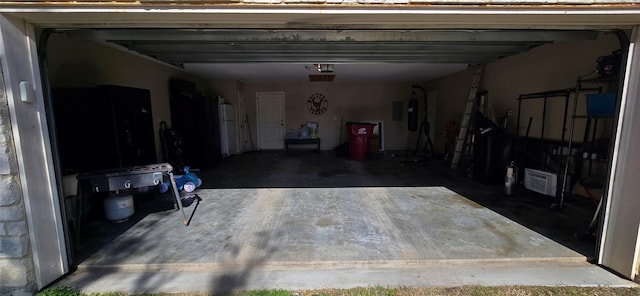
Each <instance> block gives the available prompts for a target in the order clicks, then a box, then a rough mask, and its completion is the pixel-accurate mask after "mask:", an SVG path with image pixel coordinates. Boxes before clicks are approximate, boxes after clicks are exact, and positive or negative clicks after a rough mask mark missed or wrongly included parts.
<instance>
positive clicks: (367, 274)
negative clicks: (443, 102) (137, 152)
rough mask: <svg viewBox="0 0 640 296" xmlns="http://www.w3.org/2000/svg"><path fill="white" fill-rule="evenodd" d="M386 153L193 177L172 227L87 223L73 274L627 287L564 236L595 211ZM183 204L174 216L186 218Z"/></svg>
mask: <svg viewBox="0 0 640 296" xmlns="http://www.w3.org/2000/svg"><path fill="white" fill-rule="evenodd" d="M404 160H409V158H405V157H393V156H391V155H386V156H380V157H377V158H375V159H372V160H369V161H365V162H358V161H352V160H349V159H343V158H336V157H335V155H334V154H333V153H330V152H323V153H313V152H289V153H288V154H286V153H283V152H256V153H247V154H244V155H241V156H234V157H231V158H228V159H225V160H224V162H223V163H222V164H221V165H220V166H218V167H216V168H215V169H212V170H207V171H200V172H198V174H199V176H200V177H201V178H202V179H203V181H204V184H203V186H202V188H201V189H199V190H198V191H197V193H198V195H199V196H200V197H202V199H203V201H202V202H201V203H200V205H199V207H198V208H197V211H196V213H195V215H194V218H193V221H192V222H191V225H190V226H188V227H185V226H184V225H183V224H182V217H181V214H180V213H179V212H175V211H173V210H170V209H169V210H167V208H171V205H170V198H169V196H167V195H166V194H165V195H164V196H156V197H153V198H149V197H147V198H140V199H138V200H137V203H136V215H135V216H134V217H132V218H131V219H130V220H129V221H127V222H124V223H120V224H113V223H104V222H100V221H99V220H97V221H95V222H94V224H93V225H92V226H91V227H93V231H90V232H91V233H92V234H94V238H93V239H91V240H89V241H88V242H87V243H86V244H85V245H83V249H82V252H81V253H80V254H79V258H80V259H81V262H80V264H79V266H78V270H77V271H76V272H74V273H73V274H71V275H70V276H68V277H67V278H65V279H63V281H62V283H63V284H66V285H70V286H73V287H76V288H78V289H82V290H83V291H87V292H99V291H127V292H130V293H140V292H203V291H205V292H227V291H230V290H237V289H240V290H244V289H265V288H280V289H289V290H296V289H319V288H327V287H331V288H349V287H356V286H375V285H382V286H459V285H472V284H479V285H581V286H635V284H633V283H632V282H629V281H626V280H624V279H621V278H619V277H617V276H615V275H613V274H611V273H609V272H607V271H606V270H604V269H602V268H600V267H598V266H596V265H593V264H590V263H588V259H589V258H590V257H592V256H593V252H594V248H595V244H594V242H590V241H583V240H578V239H575V238H574V236H573V234H574V233H575V232H580V231H583V230H584V229H586V227H587V225H588V223H589V221H590V219H591V216H592V214H593V211H594V210H595V206H594V205H593V204H592V203H591V202H590V201H587V200H581V199H576V200H569V201H568V202H567V204H566V207H565V208H564V209H563V210H562V211H554V210H551V209H549V205H550V202H551V201H550V200H549V199H548V198H547V197H543V196H539V195H535V194H525V192H524V191H522V192H521V193H520V194H518V195H517V196H515V197H505V196H503V195H502V187H501V186H500V185H483V184H480V183H477V182H475V181H472V180H469V179H465V178H463V177H461V176H459V173H458V172H455V171H452V170H450V169H448V168H447V167H446V166H445V165H444V164H442V163H441V162H439V161H437V160H432V161H429V162H426V163H412V162H409V163H404V162H403V161H404ZM193 209H194V205H191V206H190V207H188V208H187V211H188V212H189V213H190V212H191V211H192V210H193Z"/></svg>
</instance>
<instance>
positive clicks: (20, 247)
mask: <svg viewBox="0 0 640 296" xmlns="http://www.w3.org/2000/svg"><path fill="white" fill-rule="evenodd" d="M15 151H16V150H15V146H14V142H13V137H12V133H11V121H10V117H9V105H8V103H7V97H6V95H5V82H4V77H3V75H2V68H1V67H0V295H12V296H17V295H32V294H33V293H34V292H35V291H36V289H37V288H36V287H37V285H36V279H35V272H34V267H33V257H32V253H31V247H30V245H29V229H28V227H27V217H26V214H25V207H24V200H23V196H22V189H21V187H20V176H19V174H18V163H17V161H16V153H15Z"/></svg>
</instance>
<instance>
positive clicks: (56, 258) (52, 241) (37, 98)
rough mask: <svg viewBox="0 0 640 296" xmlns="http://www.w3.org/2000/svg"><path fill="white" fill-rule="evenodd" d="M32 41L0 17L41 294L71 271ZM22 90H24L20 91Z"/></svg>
mask: <svg viewBox="0 0 640 296" xmlns="http://www.w3.org/2000/svg"><path fill="white" fill-rule="evenodd" d="M35 36H36V34H35V32H34V29H33V27H32V26H31V25H28V24H26V23H25V22H23V21H18V20H15V19H11V18H9V17H7V16H5V15H2V14H0V53H1V54H0V66H1V67H2V76H3V80H4V81H0V83H4V84H3V85H4V87H5V94H6V97H7V101H8V102H9V104H8V105H9V113H10V114H9V118H10V119H11V128H12V132H13V139H15V142H14V145H15V148H16V155H17V161H18V173H19V177H20V184H21V189H22V196H23V198H24V206H25V210H26V213H27V217H26V219H27V223H28V225H29V240H30V246H31V250H32V252H33V263H34V269H35V274H36V282H37V285H38V288H42V287H44V286H45V285H47V284H49V283H51V282H53V281H54V280H56V279H58V278H59V277H60V276H62V275H63V274H65V273H67V272H68V271H69V266H68V260H67V244H66V240H65V237H64V231H63V223H62V212H61V208H60V199H59V195H58V192H59V191H58V187H57V185H56V180H55V176H56V174H55V171H54V169H53V168H54V165H53V161H52V159H53V157H52V152H51V142H50V141H49V139H50V137H49V130H48V126H47V118H46V117H45V114H46V112H45V106H44V97H43V93H42V85H41V82H40V81H41V80H40V69H39V64H38V58H37V53H36V42H35V38H36V37H35ZM25 65H31V67H25ZM20 84H22V85H23V86H24V85H25V84H27V87H28V88H24V87H23V90H22V91H21V90H20V89H21V87H20ZM25 89H26V90H27V91H24V90H25ZM21 94H22V96H21ZM60 192H61V191H60ZM0 249H1V247H0Z"/></svg>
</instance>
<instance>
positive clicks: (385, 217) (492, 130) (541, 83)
mask: <svg viewBox="0 0 640 296" xmlns="http://www.w3.org/2000/svg"><path fill="white" fill-rule="evenodd" d="M618 37H619V32H618V31H615V30H611V31H610V30H590V31H582V30H581V31H564V30H530V31H522V30H473V31H461V30H402V31H399V30H361V31H355V30H352V31H349V30H336V31H330V30H329V31H327V30H255V29H254V30H247V29H242V30H208V29H77V30H76V29H69V30H56V31H54V32H53V33H52V34H51V36H50V37H49V41H48V42H47V46H46V48H47V56H46V64H47V69H48V80H49V84H50V86H51V93H50V95H51V109H52V112H51V114H52V115H53V116H50V119H51V120H52V122H55V126H56V132H55V134H56V135H57V137H56V139H55V141H56V142H55V143H54V145H55V147H57V148H56V149H57V153H58V154H59V163H58V164H59V169H60V172H62V174H64V175H65V176H66V177H65V178H67V179H70V180H73V179H76V177H75V176H76V174H79V175H80V176H82V175H83V174H91V173H95V172H100V171H102V170H118V169H123V168H128V167H132V166H145V165H149V164H154V163H161V162H167V161H175V160H176V155H175V154H172V155H171V157H173V159H168V158H169V157H168V155H170V154H168V153H171V151H168V148H167V146H166V145H167V144H166V142H163V139H164V140H165V141H166V138H163V135H165V137H166V132H167V129H171V130H174V131H176V132H177V133H178V134H179V135H180V137H181V139H182V140H183V142H182V143H181V144H180V145H179V148H181V149H183V151H182V152H183V154H181V155H180V156H181V157H180V160H181V161H182V162H179V163H180V164H183V165H187V166H190V168H191V169H192V172H193V173H194V174H196V175H197V176H198V177H199V178H200V179H201V180H202V184H201V186H199V188H197V189H196V191H195V192H194V193H196V194H198V196H199V197H201V198H202V201H201V202H199V203H194V204H192V205H190V206H189V207H185V212H186V213H187V214H190V213H191V212H193V220H191V223H190V225H189V226H186V227H185V225H183V223H181V222H182V216H181V214H180V211H175V210H174V208H173V207H174V203H173V199H172V198H173V197H172V192H171V191H168V192H164V193H160V192H158V188H155V187H144V188H136V189H134V190H131V191H127V192H124V195H125V196H128V195H132V196H133V201H134V206H133V208H134V209H135V212H134V213H133V215H132V216H131V217H127V218H126V221H123V222H118V223H116V222H113V221H109V220H108V219H107V218H106V217H105V208H104V199H105V198H107V197H108V196H109V195H108V194H106V193H98V194H95V193H93V194H90V196H91V198H87V199H85V200H86V201H85V202H86V203H87V204H84V205H83V206H80V204H79V203H78V202H77V201H78V198H77V194H78V193H77V191H74V190H73V189H74V187H75V188H78V190H82V188H81V187H77V186H75V185H73V184H72V185H71V187H70V188H65V192H64V195H65V196H66V200H65V202H66V205H65V209H66V210H67V212H68V214H67V220H68V221H67V222H68V225H67V232H68V235H69V239H70V243H71V245H73V249H74V250H72V253H73V254H74V255H73V259H72V260H74V262H73V263H74V264H77V268H78V272H79V273H81V272H88V271H94V272H95V271H99V272H107V271H108V270H112V269H117V268H124V269H127V268H130V269H144V270H149V269H153V268H156V269H158V270H160V269H171V268H175V269H182V270H194V268H196V269H197V268H204V269H221V270H224V269H228V270H233V272H229V273H224V272H222V273H221V274H218V275H217V277H216V278H215V280H212V284H211V287H210V288H211V289H214V290H226V289H238V288H246V287H252V286H251V284H250V283H247V282H245V281H246V279H247V278H250V276H249V275H250V269H251V268H258V269H259V268H262V267H268V268H275V269H286V268H288V267H291V268H297V267H301V266H305V267H307V268H308V267H309V266H316V267H317V266H320V267H323V268H346V267H347V266H362V265H365V266H368V265H371V266H373V265H384V266H388V265H393V266H405V267H408V266H414V265H418V266H420V265H429V264H439V263H445V262H448V263H451V262H458V263H459V262H484V263H487V262H494V263H495V262H511V261H516V262H517V261H520V262H526V264H531V265H534V264H537V263H540V262H555V263H557V264H565V263H571V264H582V263H586V262H593V259H594V256H595V253H596V236H592V235H585V232H586V231H587V230H588V229H589V228H590V225H592V224H593V223H594V222H593V219H595V218H594V217H596V218H597V215H596V209H597V207H598V201H599V199H600V197H601V192H602V188H603V186H605V184H604V180H605V178H606V176H607V174H608V168H609V159H608V156H609V153H610V150H609V149H610V147H609V145H608V143H609V142H608V139H610V137H611V135H612V131H613V129H614V128H615V126H614V125H615V122H613V119H612V118H613V114H609V113H607V112H610V111H607V112H605V113H607V114H596V115H588V116H587V113H586V112H587V108H588V106H587V102H586V101H587V99H586V96H585V94H586V93H611V92H613V93H615V92H616V91H617V89H618V87H619V86H618V80H617V79H616V77H615V76H616V75H615V74H611V75H608V74H603V73H602V69H599V67H600V66H601V65H600V64H599V63H606V62H610V59H614V63H613V64H615V65H616V66H617V67H619V66H620V64H621V63H622V61H621V60H620V59H618V60H615V58H619V55H616V54H614V52H616V51H617V50H620V49H621V42H620V40H619V38H618ZM601 57H602V58H601ZM603 59H606V61H603ZM477 64H482V65H483V72H482V75H481V78H482V79H481V82H480V83H479V87H478V91H477V94H476V95H475V96H473V98H474V99H480V98H481V99H482V102H483V104H482V105H481V106H478V107H477V108H478V110H479V111H482V112H481V113H474V117H473V119H474V120H473V122H472V125H471V127H470V133H474V134H475V135H476V138H475V139H476V140H475V144H474V145H473V148H474V152H475V153H474V154H473V155H462V156H461V157H462V160H461V162H460V165H459V167H458V168H455V169H454V168H452V167H451V158H452V157H453V155H454V154H455V149H454V147H455V144H456V142H455V136H457V135H458V134H459V132H458V131H459V125H460V122H461V121H462V120H463V118H464V115H463V113H464V110H465V107H466V105H467V104H466V103H467V99H468V97H469V96H470V89H471V88H472V83H473V79H474V70H475V69H477V68H476V67H475V65H477ZM323 67H326V68H323ZM618 71H619V68H618ZM592 78H593V79H592ZM576 94H578V95H576ZM261 95H265V96H273V95H275V96H282V97H283V101H282V103H283V105H281V108H282V114H280V116H281V119H282V121H281V129H276V132H275V134H276V135H280V136H279V137H277V139H276V144H275V147H274V146H272V143H271V142H269V141H268V140H269V136H270V135H273V132H274V131H273V130H265V129H263V128H264V126H265V125H266V123H265V122H261V121H260V118H262V119H264V118H266V117H268V116H269V114H267V113H266V112H264V109H262V110H261V107H264V106H263V105H261V103H260V101H261V99H260V98H261V97H260V96H261ZM576 96H577V98H576ZM140 97H142V98H146V99H138V98H140ZM121 98H124V100H123V99H121ZM314 98H322V102H323V103H322V104H325V105H323V106H322V107H323V108H321V109H322V110H321V109H317V108H316V107H317V106H316V105H314V104H313V102H314ZM411 99H417V102H418V107H417V109H418V110H419V112H417V113H418V119H417V123H414V125H416V126H418V128H416V127H415V126H414V127H413V128H411V127H409V128H408V126H410V125H411V123H409V122H408V121H409V120H410V119H409V114H408V113H407V108H408V107H409V104H410V101H411ZM425 102H426V104H425ZM574 102H577V104H574ZM222 105H231V106H233V107H232V108H233V114H234V116H235V119H234V122H233V123H232V124H233V129H235V131H234V133H235V136H233V137H231V138H228V139H231V140H229V141H228V142H227V143H224V142H225V139H223V138H225V137H224V136H223V134H224V133H225V132H223V131H222V130H223V129H221V126H223V125H225V123H224V122H223V121H221V120H220V118H219V114H220V113H218V112H219V110H221V108H222ZM425 105H426V106H425ZM574 105H575V106H576V108H575V110H577V111H574V108H573V107H574ZM278 106H279V105H278ZM271 107H273V106H271ZM276 107H277V106H276ZM105 110H106V111H105ZM127 110H133V111H127ZM135 110H145V111H144V112H142V115H140V114H138V115H135V114H134V113H135V112H136V111H135ZM271 111H272V110H271ZM128 112H131V113H128ZM261 112H262V113H261ZM425 113H426V114H427V116H426V118H427V119H425ZM131 114H134V115H131ZM123 116H124V117H123ZM127 116H132V117H127ZM119 120H120V121H119ZM348 122H359V123H363V122H366V123H374V124H375V127H376V134H375V135H373V136H372V140H371V143H370V144H369V145H366V148H363V149H366V150H368V153H367V154H366V159H365V160H354V159H352V158H350V157H349V156H348V153H347V154H345V147H348V144H345V143H348V142H349V139H350V135H349V134H348V133H349V131H348V130H347V129H346V127H345V125H346V124H347V123H348ZM421 123H423V126H422V127H420V124H421ZM456 123H457V126H458V129H455V128H452V127H456ZM261 124H262V125H261ZM424 124H426V126H427V128H426V133H425V127H424ZM122 126H124V127H122ZM309 126H313V127H316V126H317V131H316V130H314V131H313V132H315V135H317V138H318V139H320V140H319V141H318V143H319V144H318V145H319V150H320V151H313V150H315V146H314V145H315V144H313V145H307V146H301V147H295V148H302V149H291V150H289V151H284V150H285V147H284V142H285V138H288V137H289V138H301V137H302V138H309V137H311V136H309V137H306V136H305V135H304V134H305V133H306V132H308V131H309V130H310V129H309V128H308V127H309ZM96 131H99V132H96ZM227 132H228V130H227ZM452 139H453V140H452ZM271 140H273V139H271ZM428 141H431V142H428ZM114 143H116V144H114ZM314 143H315V142H314ZM174 148H175V147H174ZM307 148H308V149H307ZM352 149H353V148H352ZM169 150H170V147H169ZM173 152H175V151H173ZM511 161H514V164H515V168H514V169H515V170H516V171H517V175H518V178H517V179H518V184H517V185H516V186H515V189H514V194H512V195H510V196H507V195H505V192H504V191H505V185H504V177H505V173H506V170H507V166H508V165H509V163H510V162H511ZM172 164H175V162H174V163H172ZM471 165H473V166H471ZM525 168H527V169H533V170H537V171H543V172H547V173H550V174H552V175H554V176H555V178H556V187H555V188H554V190H555V191H554V192H553V194H551V195H553V196H549V195H550V194H543V193H539V192H535V191H533V190H530V189H531V188H529V189H527V188H525V185H524V182H525V180H524V179H525V175H526V174H529V173H530V172H531V171H527V172H525ZM565 170H568V171H570V172H569V173H565ZM67 173H68V174H67ZM565 175H568V176H569V178H574V180H568V181H567V184H569V185H567V188H564V189H563V186H562V185H563V178H564V176H565ZM69 176H71V177H69ZM575 179H579V180H578V181H576V180H575ZM165 181H166V180H165ZM72 183H73V182H72ZM134 187H135V185H134ZM527 187H531V185H530V184H529V185H528V186H527ZM569 187H571V188H569ZM547 189H548V188H546V187H545V190H547ZM67 191H68V192H67ZM538 191H539V190H538ZM120 193H122V192H120ZM181 194H183V195H187V196H188V195H190V193H186V192H184V190H183V192H182V193H181ZM94 197H95V198H94ZM560 197H562V199H560ZM559 201H561V204H560V205H561V206H559ZM78 207H83V208H84V210H85V213H86V214H84V215H85V216H82V217H80V218H78V217H76V216H73V215H71V213H75V212H76V211H77V208H78ZM79 219H82V220H83V221H82V223H80V222H79V221H78V220H79ZM595 225H596V226H597V221H596V222H595ZM78 227H79V228H82V232H83V233H84V234H85V235H83V238H82V241H74V240H75V238H74V237H75V232H76V229H77V228H78ZM160 242H162V243H160ZM124 249H126V250H127V251H126V252H123V251H122V250H124ZM194 266H197V267H194ZM321 269H322V268H321ZM271 272H273V270H271ZM81 282H82V281H81V280H78V282H77V283H81ZM85 284H86V285H89V284H87V283H86V282H85ZM361 284H362V283H361ZM364 284H367V283H364ZM368 284H370V285H375V284H376V283H368ZM143 286H144V285H141V288H142V287H143Z"/></svg>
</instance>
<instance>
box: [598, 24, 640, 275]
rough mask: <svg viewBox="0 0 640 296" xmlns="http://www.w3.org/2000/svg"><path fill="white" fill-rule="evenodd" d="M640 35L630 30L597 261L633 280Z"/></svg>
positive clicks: (639, 240) (639, 218)
mask: <svg viewBox="0 0 640 296" xmlns="http://www.w3.org/2000/svg"><path fill="white" fill-rule="evenodd" d="M639 45H640V34H639V32H638V27H636V28H635V29H634V30H633V36H632V38H631V45H630V47H629V55H628V59H627V67H626V73H625V78H624V88H623V91H622V102H621V107H620V114H619V116H618V130H617V132H616V142H615V146H614V152H613V153H614V154H613V158H612V159H613V160H614V161H613V164H612V168H611V176H610V178H609V184H610V186H609V190H608V194H607V195H608V198H607V199H606V207H605V215H604V220H603V228H602V236H601V242H600V254H599V255H600V256H599V258H598V263H599V264H602V265H604V266H606V267H609V268H611V269H612V270H614V271H616V272H618V273H620V274H621V275H624V276H626V277H628V278H630V279H634V280H635V278H636V277H637V275H638V253H639V248H640V237H639V236H640V215H638V209H639V208H640V198H638V192H640V182H638V175H640V166H638V163H640V153H638V147H640V137H638V131H639V130H640V102H639V101H638V97H640V47H639Z"/></svg>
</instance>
